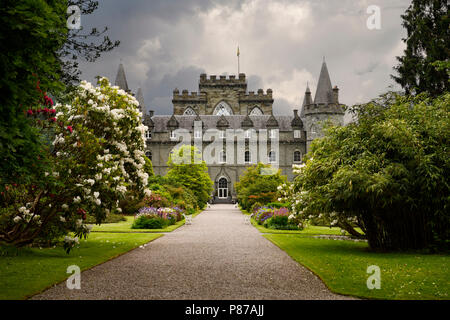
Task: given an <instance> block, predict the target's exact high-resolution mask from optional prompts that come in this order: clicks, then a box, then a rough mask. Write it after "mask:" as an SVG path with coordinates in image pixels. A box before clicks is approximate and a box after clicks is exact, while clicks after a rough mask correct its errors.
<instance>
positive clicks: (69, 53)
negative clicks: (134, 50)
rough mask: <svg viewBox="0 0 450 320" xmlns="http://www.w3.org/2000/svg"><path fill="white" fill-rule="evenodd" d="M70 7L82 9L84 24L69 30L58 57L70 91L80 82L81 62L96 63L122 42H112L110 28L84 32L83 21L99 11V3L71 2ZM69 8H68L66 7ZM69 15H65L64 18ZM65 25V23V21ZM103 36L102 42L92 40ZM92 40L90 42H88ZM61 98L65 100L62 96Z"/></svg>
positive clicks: (71, 0) (73, 0)
mask: <svg viewBox="0 0 450 320" xmlns="http://www.w3.org/2000/svg"><path fill="white" fill-rule="evenodd" d="M66 5H67V1H66ZM68 5H69V6H72V5H76V6H78V8H80V11H81V16H82V18H81V19H82V21H81V22H82V23H81V26H80V29H69V30H68V33H67V41H65V42H64V45H63V46H62V47H61V48H60V49H59V50H58V51H57V57H58V59H59V60H60V64H61V67H62V73H61V81H62V82H63V83H64V84H65V85H66V87H67V89H68V91H71V90H72V89H74V87H75V86H76V85H77V84H78V83H79V82H80V80H81V79H80V75H81V72H80V70H79V69H78V63H79V60H81V59H82V60H85V61H88V62H94V61H96V60H97V59H98V58H99V57H100V56H101V55H102V54H103V53H105V52H109V51H111V50H113V49H114V48H116V47H118V46H119V45H120V41H114V42H112V41H111V40H110V39H109V37H108V36H107V35H106V32H107V31H108V27H105V28H104V29H103V30H102V31H99V30H98V29H97V28H92V29H91V30H90V31H89V32H88V33H85V32H84V28H83V19H84V17H85V16H87V15H90V14H92V13H93V12H94V11H95V10H97V9H98V1H93V0H70V1H68ZM66 8H67V7H66ZM66 16H67V15H66V14H65V13H64V17H66ZM64 23H65V21H64ZM101 36H103V40H102V41H101V42H97V43H96V42H94V41H92V40H94V39H99V38H100V37H101ZM89 39H90V40H91V41H89V42H88V40H89ZM60 98H63V97H62V96H61V97H60Z"/></svg>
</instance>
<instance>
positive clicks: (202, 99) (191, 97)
mask: <svg viewBox="0 0 450 320" xmlns="http://www.w3.org/2000/svg"><path fill="white" fill-rule="evenodd" d="M172 103H206V93H204V92H200V93H198V92H190V93H189V91H188V90H183V91H182V92H181V94H180V91H179V90H178V89H175V90H173V99H172Z"/></svg>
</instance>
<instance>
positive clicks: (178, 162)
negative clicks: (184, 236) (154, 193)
mask: <svg viewBox="0 0 450 320" xmlns="http://www.w3.org/2000/svg"><path fill="white" fill-rule="evenodd" d="M196 157H198V152H197V149H196V148H195V147H193V146H187V145H184V146H181V147H180V148H178V149H175V150H173V151H172V152H171V154H170V157H169V160H168V161H167V164H168V166H169V171H168V172H167V178H168V179H169V180H173V181H176V182H177V183H179V184H181V185H182V186H183V187H185V188H186V189H188V190H190V191H192V193H193V195H194V197H195V199H196V204H197V206H198V207H199V208H204V207H205V205H206V203H207V202H208V200H209V199H210V197H211V192H212V191H213V182H212V181H211V178H210V177H209V174H208V167H207V166H206V163H205V162H204V161H200V160H201V159H198V158H196ZM186 158H187V161H182V160H183V159H186Z"/></svg>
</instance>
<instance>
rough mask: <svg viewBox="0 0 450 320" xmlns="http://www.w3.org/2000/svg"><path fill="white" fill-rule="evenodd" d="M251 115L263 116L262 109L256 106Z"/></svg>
mask: <svg viewBox="0 0 450 320" xmlns="http://www.w3.org/2000/svg"><path fill="white" fill-rule="evenodd" d="M250 115H251V116H262V115H263V112H262V111H261V109H260V108H258V107H257V106H255V107H254V108H253V109H252V111H250Z"/></svg>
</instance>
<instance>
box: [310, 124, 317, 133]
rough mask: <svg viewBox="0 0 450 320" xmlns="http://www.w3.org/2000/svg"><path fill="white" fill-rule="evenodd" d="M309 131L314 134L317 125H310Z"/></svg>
mask: <svg viewBox="0 0 450 320" xmlns="http://www.w3.org/2000/svg"><path fill="white" fill-rule="evenodd" d="M310 131H311V133H313V134H316V133H318V132H317V126H316V125H315V124H313V125H311V130H310Z"/></svg>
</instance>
